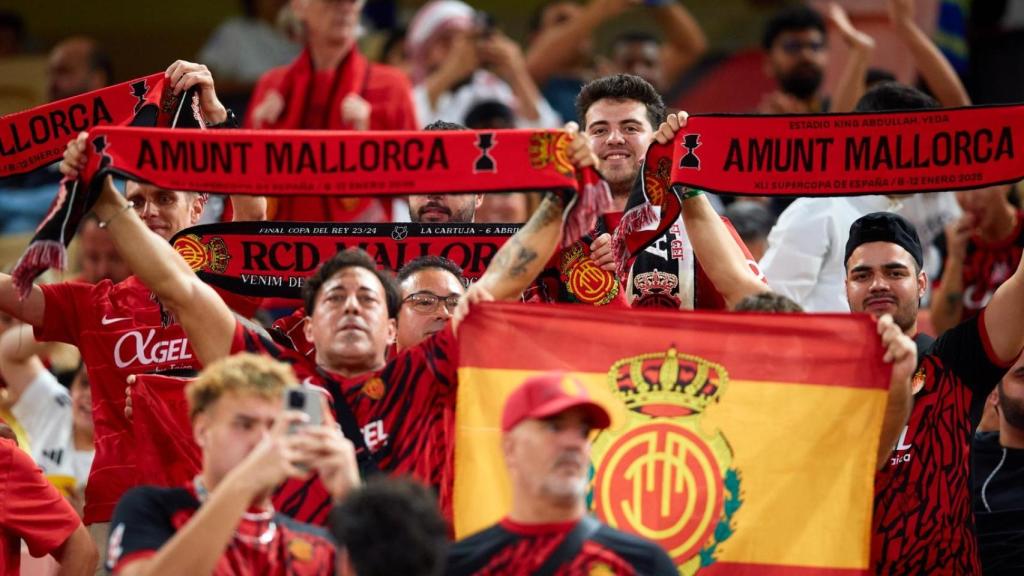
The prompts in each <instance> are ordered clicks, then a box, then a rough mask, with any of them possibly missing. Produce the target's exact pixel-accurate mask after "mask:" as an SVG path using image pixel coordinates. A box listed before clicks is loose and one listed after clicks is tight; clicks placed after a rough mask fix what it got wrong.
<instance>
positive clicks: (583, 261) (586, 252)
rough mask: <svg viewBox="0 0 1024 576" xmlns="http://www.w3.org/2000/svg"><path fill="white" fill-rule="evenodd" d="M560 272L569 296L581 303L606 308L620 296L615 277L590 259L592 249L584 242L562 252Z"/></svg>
mask: <svg viewBox="0 0 1024 576" xmlns="http://www.w3.org/2000/svg"><path fill="white" fill-rule="evenodd" d="M559 271H560V273H561V277H562V283H563V284H564V285H565V287H566V290H567V291H568V292H569V295H570V296H572V297H573V298H574V299H576V300H577V301H579V302H582V303H584V304H593V305H594V306H604V305H606V304H608V303H609V302H611V301H612V300H614V299H615V298H616V297H617V296H618V295H619V282H618V280H617V279H616V278H615V275H614V274H612V273H611V272H609V271H607V270H602V269H601V267H600V266H598V265H597V263H596V262H594V261H593V260H592V259H591V258H590V248H589V247H588V246H586V245H585V244H583V243H582V242H576V243H575V244H573V245H572V246H570V247H569V248H567V249H565V250H563V251H562V261H561V264H560V265H559Z"/></svg>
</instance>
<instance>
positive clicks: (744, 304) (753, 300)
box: [732, 290, 804, 312]
mask: <svg viewBox="0 0 1024 576" xmlns="http://www.w3.org/2000/svg"><path fill="white" fill-rule="evenodd" d="M732 309H733V311H734V312H803V311H804V309H803V307H801V306H800V305H799V304H797V303H796V302H794V301H793V300H792V299H790V298H789V297H788V296H783V295H782V294H779V293H778V292H772V291H770V290H769V291H766V292H761V293H760V294H751V295H750V296H747V297H745V298H744V299H742V300H740V301H739V302H737V303H736V305H735V306H733V308H732Z"/></svg>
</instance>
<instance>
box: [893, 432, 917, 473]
mask: <svg viewBox="0 0 1024 576" xmlns="http://www.w3.org/2000/svg"><path fill="white" fill-rule="evenodd" d="M913 448H914V443H913V442H911V441H910V426H904V427H903V432H901V433H900V439H899V440H897V441H896V447H895V448H893V454H892V456H890V457H889V465H890V466H896V465H897V464H902V463H905V462H910V457H911V455H912V454H913V453H912V452H911V449H913Z"/></svg>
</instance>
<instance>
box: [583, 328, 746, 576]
mask: <svg viewBox="0 0 1024 576" xmlns="http://www.w3.org/2000/svg"><path fill="white" fill-rule="evenodd" d="M728 381H729V376H728V374H727V373H726V371H725V369H724V368H723V367H722V366H720V365H718V364H714V363H712V362H709V361H707V360H704V359H703V358H698V357H696V356H691V355H689V354H680V353H679V352H677V351H676V349H675V348H674V347H673V348H670V349H669V350H668V351H667V352H664V353H653V354H643V355H640V356H635V357H633V358H626V359H623V360H620V361H618V362H616V363H615V364H614V365H613V366H612V367H611V369H610V370H609V372H608V383H609V386H610V387H611V389H612V392H613V393H614V394H615V395H616V396H618V397H619V398H620V399H621V400H622V401H623V402H624V404H625V406H626V408H627V409H628V411H627V413H628V422H627V424H626V425H624V426H620V427H618V428H617V429H609V430H604V431H602V432H601V433H600V434H599V435H598V436H597V437H596V439H595V440H594V447H593V452H592V458H593V465H594V480H593V486H592V488H593V494H592V506H593V508H594V511H595V513H596V514H597V516H598V517H599V518H600V519H601V520H603V521H604V522H607V523H608V524H610V525H612V526H614V527H616V528H618V529H620V530H625V531H627V532H632V533H634V534H638V535H640V536H643V537H645V538H647V539H650V540H653V541H655V542H657V543H658V544H660V545H661V546H662V547H663V548H664V549H665V550H666V551H668V553H669V556H671V557H672V560H673V561H674V562H675V564H676V566H678V567H679V573H680V574H682V575H684V576H690V575H693V574H696V573H697V572H698V571H699V570H700V569H701V568H703V567H705V566H708V565H710V564H713V563H714V562H715V558H716V552H717V549H718V546H719V545H721V544H722V542H723V541H725V540H727V539H728V538H729V537H730V536H731V535H732V533H733V531H734V529H735V522H734V515H735V514H736V511H737V510H738V509H739V507H740V506H741V504H742V500H741V499H740V477H739V473H738V471H737V470H736V469H734V468H732V467H731V464H732V448H731V447H730V446H729V442H728V440H726V438H725V436H723V435H722V433H721V431H718V430H706V429H705V425H704V423H703V422H702V420H703V417H704V411H705V409H706V408H707V407H708V406H709V405H711V404H712V403H714V402H717V401H718V398H719V397H720V395H721V394H722V393H723V392H724V391H725V389H726V387H727V384H728Z"/></svg>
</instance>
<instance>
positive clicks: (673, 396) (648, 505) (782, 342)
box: [454, 304, 889, 575]
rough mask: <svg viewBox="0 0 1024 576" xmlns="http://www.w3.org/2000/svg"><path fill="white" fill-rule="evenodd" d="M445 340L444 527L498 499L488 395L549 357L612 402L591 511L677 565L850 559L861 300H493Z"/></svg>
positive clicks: (500, 477) (862, 467) (790, 565)
mask: <svg viewBox="0 0 1024 576" xmlns="http://www.w3.org/2000/svg"><path fill="white" fill-rule="evenodd" d="M459 341H460V343H461V349H460V368H459V382H460V384H459V397H458V405H457V406H458V408H457V416H456V441H455V492H454V507H455V508H454V512H455V529H456V533H457V535H458V536H459V537H464V536H467V535H469V534H471V533H473V532H476V531H477V530H480V529H482V528H484V527H486V526H488V525H490V524H492V523H494V522H495V521H497V520H498V519H500V518H501V517H502V516H504V515H505V513H506V512H507V509H508V502H509V498H510V492H509V484H508V480H507V478H506V474H505V466H504V462H503V461H502V452H501V443H500V437H501V432H500V421H501V410H502V407H503V405H504V402H505V398H506V397H507V396H508V394H509V393H510V392H511V391H512V390H513V389H515V387H516V386H518V385H519V384H520V383H521V382H522V381H523V380H524V379H525V378H527V377H528V376H530V375H531V374H534V373H537V372H541V371H546V370H552V369H560V370H566V371H569V372H571V373H572V374H574V375H575V376H577V377H578V378H579V379H580V380H581V381H582V382H584V383H585V384H586V385H587V386H588V388H589V390H590V391H591V393H592V394H593V395H594V396H595V397H597V398H598V399H599V400H600V401H602V402H603V403H604V404H605V405H606V406H608V407H609V408H610V409H611V411H612V414H613V424H612V427H611V428H609V429H608V430H605V431H603V432H601V433H599V434H598V435H597V436H596V437H595V439H594V443H593V452H592V463H593V478H592V483H591V487H592V493H591V498H590V505H591V508H592V510H593V511H594V512H595V513H596V514H597V516H598V517H599V518H601V519H602V520H603V521H605V522H607V523H608V524H611V525H612V526H614V527H616V528H619V529H621V530H625V531H629V532H633V533H636V534H639V535H640V536H644V537H646V538H649V539H651V540H654V541H656V542H658V543H659V544H660V545H661V546H662V547H664V548H665V550H666V551H668V553H669V555H670V556H672V558H673V559H674V560H675V561H676V563H677V564H678V566H679V571H680V574H684V575H690V574H696V573H698V572H699V573H700V574H702V575H703V574H712V575H713V574H759V575H761V574H844V575H846V574H850V575H852V574H866V573H867V570H868V552H869V545H870V527H871V509H872V496H873V490H872V485H873V479H874V464H875V455H876V451H877V447H878V442H879V434H880V430H881V423H882V417H883V413H884V409H885V402H886V389H887V388H888V382H889V368H888V367H887V366H886V365H885V364H883V363H882V360H881V358H882V348H881V344H880V341H879V338H878V336H877V335H876V333H875V327H874V323H873V322H872V321H871V320H870V319H869V318H867V317H866V316H854V315H848V314H844V315H839V314H835V315H831V314H830V315H813V316H808V315H797V314H773V315H768V314H721V313H671V314H669V313H666V312H664V311H657V312H649V311H645V310H637V309H633V310H607V309H602V310H593V309H590V308H587V307H583V306H527V305H520V304H493V305H485V306H481V307H480V308H479V309H474V311H473V313H472V314H470V315H469V316H468V317H467V318H466V320H465V321H464V322H463V323H462V325H461V327H460V329H459Z"/></svg>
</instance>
